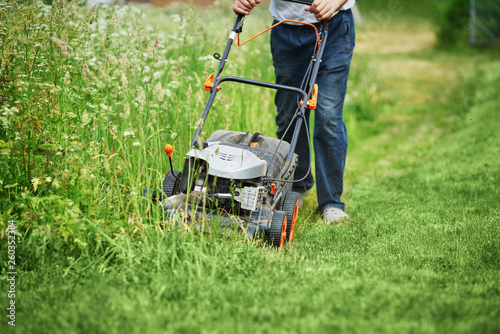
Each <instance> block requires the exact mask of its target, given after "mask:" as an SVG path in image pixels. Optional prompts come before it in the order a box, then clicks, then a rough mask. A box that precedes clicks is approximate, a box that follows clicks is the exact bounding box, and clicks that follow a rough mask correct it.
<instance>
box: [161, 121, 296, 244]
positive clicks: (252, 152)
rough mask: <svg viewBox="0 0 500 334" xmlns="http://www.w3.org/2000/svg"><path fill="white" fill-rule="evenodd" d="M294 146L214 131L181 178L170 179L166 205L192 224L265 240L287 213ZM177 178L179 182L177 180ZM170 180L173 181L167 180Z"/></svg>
mask: <svg viewBox="0 0 500 334" xmlns="http://www.w3.org/2000/svg"><path fill="white" fill-rule="evenodd" d="M288 154H290V144H289V143H287V142H285V141H282V140H279V139H276V138H271V137H267V136H264V135H261V134H259V133H255V134H249V133H248V132H238V131H224V130H218V131H215V132H214V133H213V134H212V135H211V136H210V137H209V138H208V139H207V140H206V141H204V142H202V143H201V147H199V148H194V149H191V150H190V151H189V152H188V153H187V154H186V159H185V162H184V168H183V171H182V173H178V174H177V175H175V176H174V175H173V174H170V178H169V175H167V177H166V178H165V181H164V191H165V192H170V190H169V187H168V184H172V183H175V186H174V187H173V191H171V193H167V195H169V197H168V198H166V199H165V201H164V203H163V206H164V208H165V210H166V212H167V213H168V214H169V215H172V216H173V215H175V214H178V213H179V211H182V212H187V213H189V215H188V219H189V220H190V221H194V222H197V223H201V222H203V223H204V224H205V225H206V226H208V225H209V224H210V222H211V221H217V222H218V223H219V224H221V225H224V226H228V225H229V226H231V227H234V228H236V229H237V230H238V231H239V232H243V233H244V234H245V235H246V236H248V237H249V238H255V237H265V236H266V235H267V234H268V233H267V230H268V229H269V226H270V224H269V222H270V219H272V216H273V213H274V211H276V210H281V209H282V208H283V203H284V199H285V197H286V195H287V194H288V192H290V189H291V183H288V182H282V181H281V182H277V181H276V179H278V177H280V176H285V178H284V179H282V180H292V179H293V175H294V172H295V168H296V165H297V155H296V154H295V153H292V154H293V157H292V158H291V161H292V163H290V164H286V161H287V157H288ZM176 176H177V178H175V177H176ZM167 178H169V179H167Z"/></svg>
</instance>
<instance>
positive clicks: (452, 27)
mask: <svg viewBox="0 0 500 334" xmlns="http://www.w3.org/2000/svg"><path fill="white" fill-rule="evenodd" d="M441 6H442V7H441V8H440V11H441V15H440V20H439V23H438V31H437V38H438V42H439V46H441V47H452V46H457V45H464V44H465V43H467V41H468V26H469V0H448V1H445V2H443V3H442V5H441Z"/></svg>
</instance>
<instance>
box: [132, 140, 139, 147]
mask: <svg viewBox="0 0 500 334" xmlns="http://www.w3.org/2000/svg"><path fill="white" fill-rule="evenodd" d="M132 145H134V146H141V143H140V142H138V141H136V142H134V143H133V144H132Z"/></svg>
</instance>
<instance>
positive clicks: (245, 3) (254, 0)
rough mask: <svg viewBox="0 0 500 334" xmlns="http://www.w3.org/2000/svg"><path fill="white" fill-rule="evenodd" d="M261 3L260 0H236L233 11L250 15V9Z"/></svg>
mask: <svg viewBox="0 0 500 334" xmlns="http://www.w3.org/2000/svg"><path fill="white" fill-rule="evenodd" d="M259 3H260V0H235V1H234V4H233V11H234V12H235V13H236V14H243V15H248V14H250V11H251V10H252V9H253V8H254V7H255V6H257V5H258V4H259Z"/></svg>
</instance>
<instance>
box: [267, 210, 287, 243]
mask: <svg viewBox="0 0 500 334" xmlns="http://www.w3.org/2000/svg"><path fill="white" fill-rule="evenodd" d="M286 226H287V225H286V212H285V211H275V212H274V215H273V219H272V220H271V228H270V229H269V239H270V241H271V243H272V245H273V246H274V247H276V248H279V249H282V248H283V245H284V244H285V241H286Z"/></svg>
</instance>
